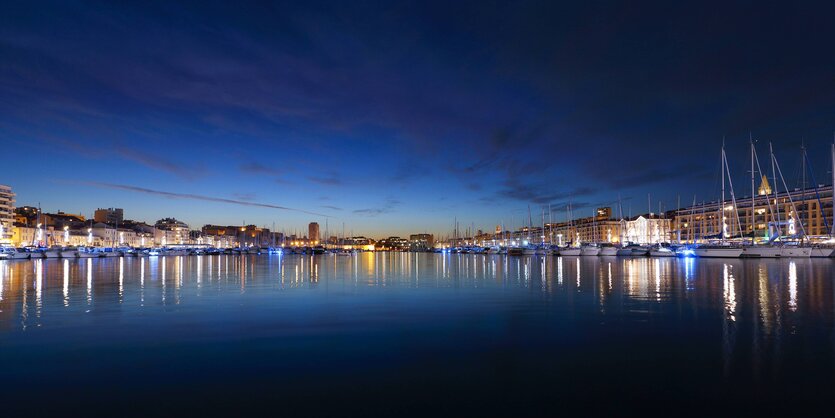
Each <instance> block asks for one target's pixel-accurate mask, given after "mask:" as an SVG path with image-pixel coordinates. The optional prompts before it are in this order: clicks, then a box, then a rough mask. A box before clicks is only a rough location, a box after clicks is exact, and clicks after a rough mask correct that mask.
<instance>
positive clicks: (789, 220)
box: [672, 178, 833, 243]
mask: <svg viewBox="0 0 835 418" xmlns="http://www.w3.org/2000/svg"><path fill="white" fill-rule="evenodd" d="M773 187H774V186H773V185H770V184H769V183H768V179H766V178H763V179H762V180H761V181H760V186H759V187H758V190H757V196H754V197H753V198H752V197H751V196H745V197H742V198H737V199H735V202H734V201H733V200H725V201H724V202H721V201H719V200H716V201H713V202H704V203H699V204H696V205H693V206H688V207H685V208H681V209H678V210H675V211H673V216H674V218H675V219H674V222H673V231H674V232H673V238H672V239H673V240H674V241H678V240H680V241H681V242H687V243H692V242H705V241H709V240H712V239H721V238H726V239H734V238H736V239H746V240H750V239H751V237H753V238H754V240H755V241H757V242H767V241H771V240H773V239H778V238H780V239H782V240H787V239H789V240H790V239H799V238H801V237H802V236H804V235H806V236H809V237H811V238H812V239H815V240H823V239H829V238H830V233H831V232H832V221H833V218H832V186H831V185H830V186H825V185H819V186H818V187H812V188H807V189H799V188H798V189H794V190H792V191H789V192H780V191H777V192H776V195H775V193H774V190H772V188H773Z"/></svg>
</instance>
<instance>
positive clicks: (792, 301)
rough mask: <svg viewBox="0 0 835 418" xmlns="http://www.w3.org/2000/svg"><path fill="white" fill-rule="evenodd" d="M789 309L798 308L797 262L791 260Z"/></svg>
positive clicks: (794, 309)
mask: <svg viewBox="0 0 835 418" xmlns="http://www.w3.org/2000/svg"><path fill="white" fill-rule="evenodd" d="M789 310H790V311H792V312H794V311H796V310H797V264H796V263H795V262H794V261H790V262H789Z"/></svg>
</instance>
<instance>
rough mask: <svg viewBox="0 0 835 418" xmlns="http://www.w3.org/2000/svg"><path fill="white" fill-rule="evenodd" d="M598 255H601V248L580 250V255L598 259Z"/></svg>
mask: <svg viewBox="0 0 835 418" xmlns="http://www.w3.org/2000/svg"><path fill="white" fill-rule="evenodd" d="M598 254H600V248H597V247H584V248H582V249H581V250H580V255H584V256H591V257H596V256H597V255H598Z"/></svg>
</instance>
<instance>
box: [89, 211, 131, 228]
mask: <svg viewBox="0 0 835 418" xmlns="http://www.w3.org/2000/svg"><path fill="white" fill-rule="evenodd" d="M124 218H125V211H124V210H123V209H121V208H107V209H102V208H98V209H96V211H95V213H94V214H93V219H95V221H96V222H101V223H105V224H108V225H113V226H118V225H119V224H121V223H122V221H123V220H124Z"/></svg>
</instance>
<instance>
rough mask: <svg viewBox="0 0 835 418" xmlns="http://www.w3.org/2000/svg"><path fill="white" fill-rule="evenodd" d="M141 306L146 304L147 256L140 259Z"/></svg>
mask: <svg viewBox="0 0 835 418" xmlns="http://www.w3.org/2000/svg"><path fill="white" fill-rule="evenodd" d="M139 306H145V257H142V259H141V260H139Z"/></svg>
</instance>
